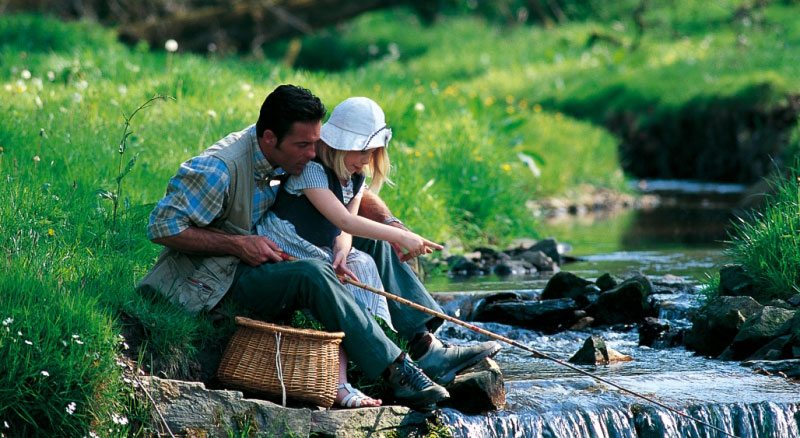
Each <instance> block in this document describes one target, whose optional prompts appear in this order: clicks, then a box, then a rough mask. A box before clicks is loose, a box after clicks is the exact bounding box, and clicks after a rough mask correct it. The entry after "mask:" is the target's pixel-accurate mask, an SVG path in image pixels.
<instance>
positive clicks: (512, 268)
mask: <svg viewBox="0 0 800 438" xmlns="http://www.w3.org/2000/svg"><path fill="white" fill-rule="evenodd" d="M537 271H538V269H537V268H536V266H534V265H532V264H531V263H528V262H527V261H525V260H503V261H501V262H499V263H498V264H497V265H496V266H495V267H494V273H495V274H497V275H524V274H533V273H535V272H537Z"/></svg>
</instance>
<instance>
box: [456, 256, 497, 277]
mask: <svg viewBox="0 0 800 438" xmlns="http://www.w3.org/2000/svg"><path fill="white" fill-rule="evenodd" d="M448 265H449V266H450V272H452V273H454V274H457V275H484V274H488V273H489V271H488V269H486V268H485V267H484V266H482V265H479V264H478V263H475V262H473V261H471V260H468V259H467V258H466V257H463V256H453V258H452V260H450V261H448Z"/></svg>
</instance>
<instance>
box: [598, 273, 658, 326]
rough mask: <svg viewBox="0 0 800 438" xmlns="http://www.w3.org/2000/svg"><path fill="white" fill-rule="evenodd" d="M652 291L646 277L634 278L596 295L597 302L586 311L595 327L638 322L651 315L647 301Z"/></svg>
mask: <svg viewBox="0 0 800 438" xmlns="http://www.w3.org/2000/svg"><path fill="white" fill-rule="evenodd" d="M652 290H653V289H652V285H651V284H650V281H649V280H647V278H646V277H644V276H640V277H634V278H631V279H628V280H625V281H623V282H622V283H621V284H620V285H619V286H617V287H616V288H614V289H611V290H609V291H606V292H603V293H601V294H600V295H598V297H597V302H596V303H595V304H593V305H592V306H590V308H588V309H587V311H588V312H589V314H591V315H592V316H594V318H595V323H596V324H597V325H613V324H624V323H636V322H640V321H642V320H643V319H644V317H645V316H650V314H651V313H652V307H651V306H650V303H649V302H648V301H647V296H648V295H649V294H650V293H651V292H652Z"/></svg>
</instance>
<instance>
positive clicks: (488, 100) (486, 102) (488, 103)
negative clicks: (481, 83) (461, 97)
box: [483, 96, 494, 106]
mask: <svg viewBox="0 0 800 438" xmlns="http://www.w3.org/2000/svg"><path fill="white" fill-rule="evenodd" d="M483 104H484V105H486V106H492V105H494V97H491V96H489V97H487V98H485V99H483Z"/></svg>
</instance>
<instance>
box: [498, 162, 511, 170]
mask: <svg viewBox="0 0 800 438" xmlns="http://www.w3.org/2000/svg"><path fill="white" fill-rule="evenodd" d="M500 167H501V168H502V169H503V170H505V171H506V172H511V165H510V164H508V163H506V164H503V165H502V166H500Z"/></svg>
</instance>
